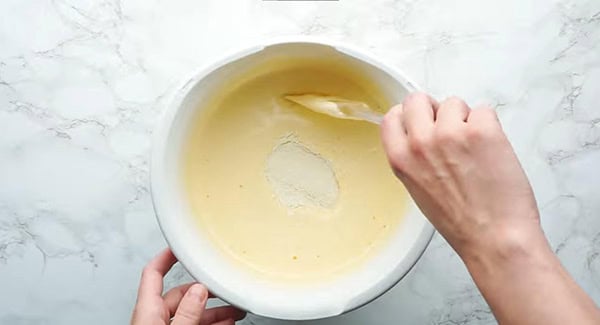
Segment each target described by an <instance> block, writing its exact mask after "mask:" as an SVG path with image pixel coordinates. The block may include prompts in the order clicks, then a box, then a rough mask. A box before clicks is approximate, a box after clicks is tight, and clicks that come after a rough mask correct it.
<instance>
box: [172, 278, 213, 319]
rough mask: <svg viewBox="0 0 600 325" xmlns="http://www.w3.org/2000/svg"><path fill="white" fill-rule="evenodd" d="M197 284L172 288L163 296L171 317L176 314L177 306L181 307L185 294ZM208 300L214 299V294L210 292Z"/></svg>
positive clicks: (192, 283) (191, 283)
mask: <svg viewBox="0 0 600 325" xmlns="http://www.w3.org/2000/svg"><path fill="white" fill-rule="evenodd" d="M196 283H197V282H190V283H186V284H182V285H180V286H177V287H175V288H172V289H171V290H169V291H167V293H165V294H164V295H163V300H164V301H165V304H166V305H167V308H168V309H169V316H173V315H174V314H175V311H176V310H177V306H179V303H180V302H181V299H183V296H185V293H186V292H187V291H188V289H189V288H190V287H191V286H193V285H194V284H196ZM208 298H214V296H213V294H212V293H210V292H208Z"/></svg>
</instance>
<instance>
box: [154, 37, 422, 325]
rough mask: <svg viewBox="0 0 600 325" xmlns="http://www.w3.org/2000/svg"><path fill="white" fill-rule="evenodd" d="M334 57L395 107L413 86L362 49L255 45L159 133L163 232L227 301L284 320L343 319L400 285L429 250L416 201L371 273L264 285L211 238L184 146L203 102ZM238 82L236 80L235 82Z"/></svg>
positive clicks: (223, 65)
mask: <svg viewBox="0 0 600 325" xmlns="http://www.w3.org/2000/svg"><path fill="white" fill-rule="evenodd" d="M322 56H327V57H330V58H334V59H335V60H336V61H339V62H342V63H343V64H346V63H347V64H351V65H353V66H355V67H358V68H359V69H360V71H361V73H364V74H366V75H367V76H368V77H369V78H371V79H372V80H373V81H374V82H375V83H376V84H378V85H380V90H381V91H382V92H383V94H384V96H386V97H387V99H388V100H389V101H390V102H399V101H400V100H401V99H402V98H403V97H404V96H405V95H406V94H407V93H408V92H409V91H412V90H414V88H415V87H414V86H413V84H412V83H410V82H409V81H407V80H406V79H405V78H404V77H403V76H402V75H400V74H398V73H397V72H395V71H392V70H391V69H389V68H387V67H385V66H383V65H381V64H379V63H377V62H375V61H374V60H372V59H371V58H370V57H369V56H365V55H363V54H361V52H360V51H356V50H353V49H351V48H348V47H342V46H331V45H326V44H321V43H316V42H285V43H277V44H270V45H266V46H260V47H255V48H251V49H247V50H245V51H241V52H238V53H236V54H235V55H233V56H231V57H229V58H227V59H225V60H223V61H222V62H218V63H216V64H214V65H211V66H209V67H208V68H206V69H204V70H203V71H201V72H200V73H198V74H197V75H196V76H195V77H194V78H192V79H190V80H189V81H188V82H187V83H186V84H185V85H184V86H183V87H182V88H181V89H180V90H179V91H178V93H177V94H176V96H175V98H174V99H173V101H172V103H171V106H170V107H169V108H168V111H167V113H166V115H165V118H164V119H163V121H162V125H161V127H160V128H159V130H158V131H157V134H156V141H155V148H154V152H153V158H152V196H153V201H154V205H155V209H156V213H157V217H158V220H159V223H160V226H161V229H162V231H163V233H164V235H165V237H166V239H167V241H168V242H169V245H170V246H171V248H172V249H173V251H174V253H175V254H176V255H177V257H178V258H179V260H180V262H181V263H182V264H183V265H184V267H185V268H186V269H187V270H188V271H189V272H190V273H191V275H192V276H193V277H194V278H196V279H197V280H198V281H200V282H202V283H204V284H206V285H207V286H208V288H209V289H210V290H211V291H212V292H213V293H215V294H216V295H217V296H219V297H221V298H222V299H223V300H225V301H227V302H229V303H231V304H233V305H236V306H239V307H241V308H243V309H245V310H248V311H250V312H252V313H254V314H258V315H262V316H266V317H271V318H280V319H295V320H304V319H316V318H324V317H330V316H335V315H339V314H341V313H343V312H346V311H348V310H351V309H355V308H357V307H359V306H362V305H364V304H365V303H367V302H369V301H371V300H373V299H375V298H376V297H378V296H379V295H381V294H382V293H383V292H385V291H386V290H388V289H389V288H391V287H392V286H393V285H394V284H395V283H396V282H397V281H399V280H400V279H401V278H402V277H403V276H404V275H405V274H406V273H407V272H408V271H409V270H410V268H411V267H412V266H413V265H414V264H415V263H416V261H417V260H418V258H419V256H420V255H421V254H422V252H423V251H424V249H425V248H426V246H427V244H428V242H429V240H430V239H431V236H432V234H433V228H432V227H431V225H430V224H429V223H428V222H427V220H426V219H425V218H424V217H423V216H422V215H421V214H420V212H419V210H418V209H417V208H416V207H415V206H414V204H413V203H412V202H411V203H410V204H409V207H408V212H407V215H406V216H405V218H404V220H403V222H402V224H401V225H400V227H398V229H397V233H396V234H395V235H394V236H392V238H391V239H390V241H389V243H388V245H387V246H386V247H384V248H383V249H382V250H381V251H380V252H379V253H377V254H376V255H375V256H373V257H372V259H371V260H370V261H369V262H368V263H366V264H365V266H364V267H361V268H360V269H358V270H356V271H354V272H352V273H351V274H348V275H346V276H341V277H339V278H338V279H336V280H333V281H330V282H325V283H318V284H314V285H298V286H287V285H283V284H280V283H279V284H278V283H271V282H269V281H267V280H265V279H257V278H255V277H252V276H251V274H249V273H247V272H244V271H243V270H240V269H239V268H238V267H236V266H235V265H233V264H232V263H231V262H230V261H229V260H228V259H227V258H226V257H224V256H222V253H221V252H220V251H219V250H217V249H215V248H214V246H213V243H211V242H210V241H209V240H208V239H207V238H205V237H204V236H203V235H202V233H201V231H200V230H199V229H198V225H197V224H196V223H195V222H194V218H193V216H192V214H191V212H190V210H189V208H188V205H187V202H186V201H185V198H186V195H185V193H183V186H182V184H180V174H179V173H180V168H181V165H182V164H181V162H180V158H181V156H182V155H181V148H182V144H183V142H184V140H185V136H186V134H187V132H188V127H189V125H190V121H191V120H192V119H193V117H194V116H195V114H196V113H197V111H198V109H201V107H202V105H201V103H202V101H203V100H205V99H206V98H209V97H210V94H211V93H214V92H216V91H217V90H219V89H222V87H228V86H230V85H231V82H232V80H237V79H239V78H238V77H239V76H242V75H248V73H249V72H251V71H252V70H253V69H256V68H257V67H260V66H261V65H263V64H265V63H268V62H270V61H272V60H277V59H279V58H318V57H322ZM236 78H237V79H236Z"/></svg>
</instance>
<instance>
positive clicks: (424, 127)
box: [402, 93, 438, 138]
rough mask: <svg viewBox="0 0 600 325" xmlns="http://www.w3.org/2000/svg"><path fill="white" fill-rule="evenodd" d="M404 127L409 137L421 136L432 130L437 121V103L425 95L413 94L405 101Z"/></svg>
mask: <svg viewBox="0 0 600 325" xmlns="http://www.w3.org/2000/svg"><path fill="white" fill-rule="evenodd" d="M402 105H403V106H404V112H403V116H404V119H403V121H404V127H405V128H406V132H407V133H408V137H409V138H410V137H415V136H420V135H421V134H422V133H423V132H427V131H428V130H431V128H432V127H433V123H434V120H435V110H436V109H437V106H438V104H437V102H435V101H434V100H433V99H432V98H431V97H429V96H428V95H426V94H423V93H413V94H410V95H408V96H407V97H406V98H405V99H404V103H403V104H402Z"/></svg>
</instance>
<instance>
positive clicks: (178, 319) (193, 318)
mask: <svg viewBox="0 0 600 325" xmlns="http://www.w3.org/2000/svg"><path fill="white" fill-rule="evenodd" d="M207 299H208V290H206V288H205V287H204V286H203V285H201V284H199V283H196V284H194V285H192V286H191V287H190V288H189V289H188V291H187V292H186V293H185V295H184V296H183V298H182V299H181V302H180V303H179V307H177V310H176V311H175V316H174V317H173V322H172V323H171V324H172V325H198V324H200V319H201V318H202V314H203V313H204V310H205V309H206V301H207Z"/></svg>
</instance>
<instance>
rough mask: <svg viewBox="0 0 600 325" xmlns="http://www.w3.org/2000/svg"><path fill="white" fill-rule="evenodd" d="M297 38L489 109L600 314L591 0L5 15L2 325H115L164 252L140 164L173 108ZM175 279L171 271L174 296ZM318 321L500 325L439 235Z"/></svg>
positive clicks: (130, 4)
mask: <svg viewBox="0 0 600 325" xmlns="http://www.w3.org/2000/svg"><path fill="white" fill-rule="evenodd" d="M299 34H304V35H317V36H324V37H330V38H332V39H337V40H342V41H347V42H351V43H354V44H356V45H358V46H362V47H365V48H368V49H369V50H371V51H372V52H373V53H375V54H376V55H378V56H380V57H381V58H382V59H384V60H387V61H388V62H391V63H392V64H394V65H395V66H397V67H399V68H401V69H402V70H404V71H405V72H406V73H407V74H408V75H410V76H411V77H412V78H413V79H414V80H415V81H416V82H418V83H419V84H421V85H422V86H423V87H424V88H425V89H427V90H428V91H430V92H432V93H433V94H435V95H436V96H438V97H444V96H447V95H453V94H456V95H460V96H463V97H465V98H466V99H467V100H468V101H469V102H470V103H472V104H477V103H480V102H487V103H490V104H492V105H494V106H495V107H497V109H498V111H499V114H500V117H501V120H502V122H503V125H504V128H505V130H506V132H507V133H508V135H509V137H510V139H511V140H512V142H513V145H514V147H515V149H516V151H517V153H518V155H519V157H520V159H521V160H522V163H523V165H524V167H525V169H526V171H527V173H528V175H529V176H530V178H531V181H532V184H533V186H534V189H535V192H536V196H537V199H538V202H539V206H540V209H541V212H542V219H543V220H542V222H543V226H544V229H545V231H546V233H547V235H548V238H549V240H550V242H551V244H552V246H553V248H554V249H555V251H556V252H557V254H558V255H559V257H560V258H561V260H562V262H563V263H564V264H565V266H566V267H567V268H568V270H569V271H570V272H571V273H572V274H573V275H574V276H575V278H576V280H577V281H578V283H579V284H581V285H582V286H583V287H584V289H585V290H586V291H587V292H588V293H589V294H590V295H592V297H593V298H594V299H595V301H596V302H597V303H600V199H599V198H600V171H599V169H598V168H599V167H600V107H599V106H598V105H599V104H598V103H599V102H600V2H598V1H595V0H507V1H499V0H496V1H478V0H465V1H458V2H456V1H441V0H340V1H337V2H306V1H304V2H282V1H259V0H238V1H236V2H235V5H234V4H233V3H232V1H219V0H203V1H191V0H180V1H156V0H153V1H152V0H151V1H147V0H98V1H77V0H34V1H22V0H3V1H2V2H1V3H0V44H1V46H0V288H2V290H1V292H2V293H0V323H2V324H5V323H6V324H9V323H10V324H81V323H86V324H119V323H126V322H127V321H128V319H129V316H130V311H131V308H132V306H133V303H134V300H135V291H136V288H137V282H138V277H139V273H140V270H141V268H142V266H143V265H144V263H145V261H147V260H148V259H149V258H150V257H151V256H153V255H154V254H155V253H156V252H157V251H158V250H159V249H161V248H162V247H164V245H165V243H164V240H163V239H162V236H161V234H160V231H159V230H158V227H157V224H156V222H155V219H154V213H153V210H152V204H151V200H150V194H149V184H148V170H149V166H148V158H149V149H150V141H151V140H150V138H151V135H152V131H153V128H154V126H155V122H156V121H157V120H158V119H159V118H160V114H161V112H162V111H163V109H164V104H165V102H166V101H167V99H168V97H169V94H170V93H171V92H172V91H173V90H174V89H175V88H176V86H177V85H178V83H179V82H180V81H181V80H183V79H184V78H185V77H187V76H189V75H190V74H191V73H192V72H193V71H195V70H196V69H197V68H198V67H200V66H202V65H204V64H206V63H208V62H210V61H212V60H215V59H217V58H219V57H220V56H221V55H223V53H225V52H227V51H229V50H231V49H232V48H235V47H237V46H238V45H239V44H240V43H245V42H251V41H253V40H259V39H262V38H268V37H276V36H281V35H299ZM186 280H189V276H188V275H187V274H185V272H184V271H183V270H182V269H181V268H177V269H176V270H175V271H174V272H172V274H170V275H169V277H168V279H167V285H168V286H172V285H175V284H177V283H180V282H182V281H186ZM244 323H245V324H256V325H260V324H280V323H283V322H279V321H273V320H265V319H261V318H259V317H249V318H248V319H247V320H246V321H245V322H244ZM290 323H293V322H290ZM313 323H314V324H437V325H454V324H462V325H474V324H494V323H495V321H494V318H493V316H492V314H491V313H490V311H489V309H488V307H487V305H486V304H485V302H484V301H483V300H482V298H481V296H480V294H479V293H478V291H477V289H476V287H475V286H474V284H473V283H472V281H471V279H470V278H469V275H468V273H467V271H466V269H465V268H464V266H463V265H462V264H461V262H460V260H459V259H458V257H457V256H456V254H455V253H453V252H452V250H451V249H450V248H449V246H448V245H447V244H446V243H445V242H444V241H443V239H441V238H440V237H439V236H436V237H435V238H434V240H433V242H432V244H431V246H430V247H429V248H428V250H427V252H426V253H425V255H424V256H423V258H422V260H421V261H420V262H419V263H418V265H417V266H416V267H415V269H414V270H413V271H412V272H411V273H410V274H409V275H408V276H407V277H406V278H405V280H404V281H402V282H401V283H400V284H399V285H398V286H396V287H395V288H394V289H392V290H391V291H390V292H389V293H388V294H386V295H385V296H384V297H382V298H380V299H378V300H377V301H375V302H373V303H372V304H370V305H368V306H367V307H364V308H362V309H360V310H357V311H355V312H352V313H350V314H348V315H344V316H342V317H338V318H333V319H329V320H323V321H318V322H313Z"/></svg>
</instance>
